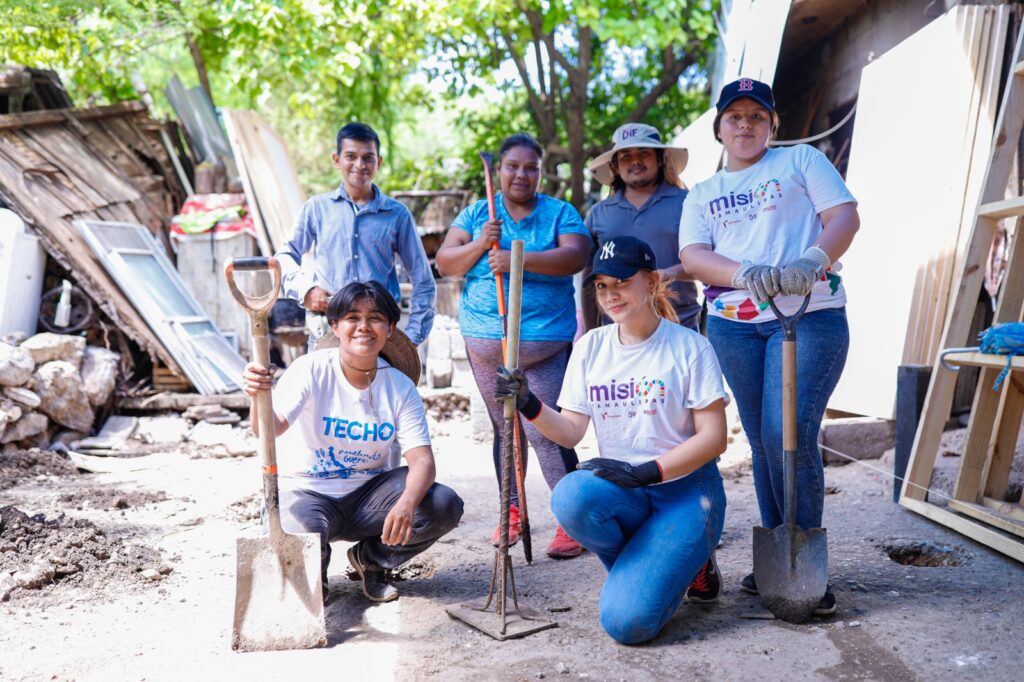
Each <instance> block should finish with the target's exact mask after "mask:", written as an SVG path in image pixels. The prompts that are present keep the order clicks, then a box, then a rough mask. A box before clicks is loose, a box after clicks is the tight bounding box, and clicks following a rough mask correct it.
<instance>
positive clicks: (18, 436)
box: [0, 412, 50, 443]
mask: <svg viewBox="0 0 1024 682" xmlns="http://www.w3.org/2000/svg"><path fill="white" fill-rule="evenodd" d="M49 424H50V422H49V420H48V419H47V418H46V415H45V414H40V413H39V412H29V413H28V414H23V415H22V416H21V419H19V420H18V421H16V422H14V423H13V424H8V426H7V429H6V430H5V431H4V432H3V435H2V436H0V443H14V442H17V441H21V440H25V439H26V438H31V437H33V436H38V435H40V434H45V433H46V427H47V426H49Z"/></svg>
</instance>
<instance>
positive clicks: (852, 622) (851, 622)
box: [846, 620, 860, 628]
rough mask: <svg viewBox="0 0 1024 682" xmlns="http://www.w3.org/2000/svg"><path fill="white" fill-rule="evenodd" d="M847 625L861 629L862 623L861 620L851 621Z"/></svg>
mask: <svg viewBox="0 0 1024 682" xmlns="http://www.w3.org/2000/svg"><path fill="white" fill-rule="evenodd" d="M846 625H847V627H851V628H859V627H860V621H859V620H851V621H850V622H849V623H847V624H846Z"/></svg>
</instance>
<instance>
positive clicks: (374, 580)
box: [348, 544, 398, 603]
mask: <svg viewBox="0 0 1024 682" xmlns="http://www.w3.org/2000/svg"><path fill="white" fill-rule="evenodd" d="M360 547H362V545H361V544H355V545H352V546H351V547H349V548H348V562H349V563H350V564H352V568H354V569H355V570H356V573H358V574H359V580H360V581H361V582H362V583H363V594H365V595H366V598H367V599H369V600H370V601H373V602H381V603H382V602H388V601H394V600H396V599H398V590H396V589H395V586H394V585H389V584H388V581H387V575H386V573H385V571H384V569H383V568H381V567H380V566H377V565H375V564H371V563H366V562H364V561H363V560H362V559H361V558H360V556H359V554H360V552H359V548H360Z"/></svg>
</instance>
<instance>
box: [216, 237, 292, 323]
mask: <svg viewBox="0 0 1024 682" xmlns="http://www.w3.org/2000/svg"><path fill="white" fill-rule="evenodd" d="M236 271H237V272H263V271H267V272H269V273H270V276H271V277H272V278H273V280H274V284H273V286H272V287H271V288H270V291H268V292H267V293H265V294H263V295H262V296H248V295H246V294H244V293H242V292H241V291H239V289H238V286H237V285H236V284H235V272H236ZM224 279H226V280H227V282H228V289H229V290H230V291H231V295H232V296H234V298H235V300H236V301H238V305H240V306H242V308H244V309H245V312H247V313H249V315H250V316H251V315H252V314H253V313H264V315H265V314H266V313H267V312H268V311H269V310H270V309H271V308H273V307H274V304H275V303H277V292H278V291H279V290H280V289H281V264H280V263H278V261H277V259H276V258H274V257H273V256H271V257H269V258H267V257H263V256H256V257H250V258H232V259H230V260H228V262H227V263H226V264H225V265H224ZM253 335H254V336H255V329H253Z"/></svg>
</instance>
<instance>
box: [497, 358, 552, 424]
mask: <svg viewBox="0 0 1024 682" xmlns="http://www.w3.org/2000/svg"><path fill="white" fill-rule="evenodd" d="M509 398H515V399H516V409H517V410H519V411H520V412H522V414H523V416H524V417H526V418H527V419H529V420H530V421H533V420H534V419H536V418H537V415H538V414H540V411H541V409H542V408H543V407H544V404H543V403H542V402H541V401H540V399H539V398H538V397H537V396H535V395H534V394H533V393H531V392H530V384H529V382H528V381H527V380H526V374H524V373H523V370H521V369H514V370H512V371H511V372H510V371H509V370H508V369H507V368H505V367H498V378H497V380H496V381H495V383H494V399H495V400H497V401H498V402H504V401H505V400H508V399H509Z"/></svg>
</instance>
